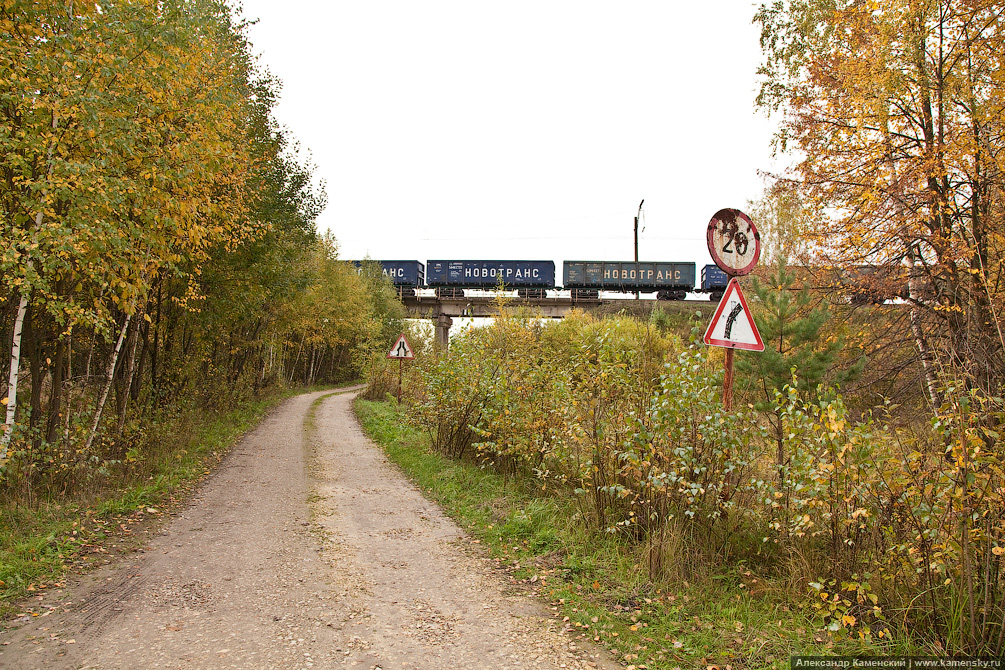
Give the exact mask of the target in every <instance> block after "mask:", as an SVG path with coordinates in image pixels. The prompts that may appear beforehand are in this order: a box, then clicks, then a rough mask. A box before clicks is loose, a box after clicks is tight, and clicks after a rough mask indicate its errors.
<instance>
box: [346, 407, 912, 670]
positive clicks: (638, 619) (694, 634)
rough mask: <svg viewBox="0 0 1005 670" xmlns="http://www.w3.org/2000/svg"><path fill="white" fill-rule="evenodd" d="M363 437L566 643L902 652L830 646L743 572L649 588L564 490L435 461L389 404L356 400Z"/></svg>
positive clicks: (678, 657)
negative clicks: (550, 617)
mask: <svg viewBox="0 0 1005 670" xmlns="http://www.w3.org/2000/svg"><path fill="white" fill-rule="evenodd" d="M355 409H356V414H357V417H358V418H359V420H360V423H361V425H362V426H363V428H364V430H365V431H366V432H367V434H368V435H369V436H370V437H371V439H373V440H374V441H376V442H377V443H378V444H380V446H381V447H382V448H383V449H384V450H385V452H386V453H387V455H388V457H389V458H390V459H391V460H393V461H394V462H395V463H397V464H398V466H399V467H401V469H402V470H403V471H404V472H405V474H406V475H407V476H408V477H409V478H410V479H411V480H412V481H413V482H414V483H415V484H416V485H417V486H419V487H420V488H421V489H422V491H423V492H424V493H425V494H426V496H427V497H429V498H430V499H432V500H434V501H436V502H437V503H438V504H439V505H440V506H441V507H442V508H443V509H444V511H445V512H446V513H447V514H448V515H449V516H450V517H451V518H453V519H454V520H455V521H456V522H457V523H458V525H460V526H461V527H462V528H464V529H465V530H466V531H467V532H468V533H469V534H470V535H471V537H472V541H473V542H475V543H476V544H480V545H481V546H483V547H484V548H485V550H486V551H487V552H488V554H489V556H490V557H491V558H492V559H494V560H495V561H496V563H497V564H498V565H499V567H500V568H501V569H503V570H505V571H506V572H508V573H509V574H510V575H511V577H512V578H513V579H514V580H516V581H517V582H518V583H520V584H522V585H524V586H525V587H526V588H527V589H528V590H529V591H532V592H533V593H534V594H535V595H538V596H540V597H542V598H544V599H545V600H546V602H547V603H548V604H549V606H550V607H551V609H552V611H553V612H554V615H555V617H556V618H558V619H559V620H560V621H561V622H562V623H563V624H564V625H565V627H566V629H567V631H568V632H569V633H570V634H572V635H573V636H575V637H576V638H578V639H582V640H587V639H588V640H591V641H593V642H594V643H596V644H600V645H603V646H605V647H607V648H608V649H609V650H610V651H611V653H612V654H614V656H615V657H616V658H617V659H618V660H620V661H621V662H622V663H625V664H626V665H627V666H628V667H632V668H636V669H638V670H642V669H663V668H665V669H667V670H669V669H672V668H693V667H696V666H698V667H711V666H716V667H720V668H723V669H725V668H788V667H789V657H790V655H835V654H837V655H855V654H858V655H863V654H865V655H880V654H894V653H907V652H908V650H907V649H903V648H896V647H879V646H877V645H876V644H875V643H872V644H869V645H866V643H864V642H860V641H855V640H845V641H836V640H835V639H833V638H831V637H830V636H829V635H828V634H827V633H826V632H825V631H824V630H822V629H821V625H820V622H819V621H818V620H816V619H815V618H814V615H815V610H814V609H813V607H812V605H811V604H810V602H809V600H808V598H807V599H806V600H802V599H799V598H794V597H793V596H792V595H791V593H789V592H787V591H785V590H784V589H782V588H778V587H773V586H772V585H771V584H770V581H769V580H766V579H765V578H763V577H761V576H759V575H755V574H753V573H752V572H750V571H749V570H747V569H745V567H744V566H743V565H738V566H735V567H734V568H733V569H731V570H728V571H723V570H719V571H718V572H719V574H714V573H713V574H711V575H710V576H708V577H705V578H701V579H698V580H693V581H689V580H685V579H679V580H672V581H671V580H668V581H666V582H662V583H654V582H652V581H650V580H649V579H648V577H647V570H646V568H645V566H644V564H643V561H644V559H643V558H641V553H640V552H639V551H638V550H636V549H633V548H632V547H631V546H629V545H627V544H626V543H624V542H623V541H621V540H619V538H617V537H615V536H610V535H606V534H602V533H590V532H587V531H586V530H585V529H584V526H583V524H582V523H581V522H579V513H578V508H577V505H576V501H575V499H574V497H573V496H572V494H568V495H564V494H563V495H560V496H556V495H548V494H547V493H546V492H545V493H542V492H540V491H533V490H529V489H528V488H527V487H526V485H521V484H519V483H514V482H513V480H511V479H510V480H506V479H504V478H503V477H501V476H500V475H497V474H495V473H494V472H492V471H490V470H488V469H483V468H479V467H478V466H476V465H474V464H469V463H460V462H457V461H454V460H451V459H447V458H445V457H443V456H440V455H438V454H436V453H433V452H432V450H431V449H430V447H429V446H428V445H429V440H428V439H427V438H426V436H425V435H423V434H422V433H421V432H419V431H418V430H416V429H414V428H412V427H410V426H409V425H408V424H407V422H406V421H404V419H403V417H402V416H401V415H400V414H399V413H398V411H397V408H396V406H395V404H394V403H393V402H372V401H365V400H362V399H357V401H356V405H355Z"/></svg>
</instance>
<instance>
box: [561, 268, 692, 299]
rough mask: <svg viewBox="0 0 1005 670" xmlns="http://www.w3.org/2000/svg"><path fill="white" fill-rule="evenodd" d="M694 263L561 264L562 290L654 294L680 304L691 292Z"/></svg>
mask: <svg viewBox="0 0 1005 670" xmlns="http://www.w3.org/2000/svg"><path fill="white" fill-rule="evenodd" d="M694 271H695V264H694V263H660V262H656V263H650V262H639V263H636V262H634V261H563V262H562V279H563V282H562V283H563V287H564V288H567V289H571V290H573V292H574V294H576V293H577V292H579V291H628V292H634V291H640V292H645V293H650V292H653V291H655V292H656V293H657V297H658V298H661V299H664V300H683V299H684V297H685V296H686V295H687V292H688V291H693V290H694V279H695V272H694Z"/></svg>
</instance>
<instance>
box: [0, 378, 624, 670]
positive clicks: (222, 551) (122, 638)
mask: <svg viewBox="0 0 1005 670" xmlns="http://www.w3.org/2000/svg"><path fill="white" fill-rule="evenodd" d="M352 396H353V394H352V393H338V394H332V393H331V392H319V393H312V394H305V395H301V396H298V397H296V398H293V399H291V400H289V401H287V402H286V403H285V404H284V405H283V406H281V407H280V408H279V409H277V410H276V411H275V412H273V413H272V414H271V415H270V416H269V417H268V418H267V419H266V420H265V421H264V422H263V423H262V424H261V425H260V426H259V427H258V428H257V429H256V430H254V431H253V432H251V433H249V434H248V435H247V436H246V437H245V438H244V439H243V440H242V441H241V442H240V443H239V444H238V445H237V446H236V447H235V449H234V450H233V451H232V453H231V454H230V455H229V456H228V457H227V459H226V460H225V461H224V463H223V464H222V465H221V467H220V468H219V469H218V470H217V472H216V473H215V474H214V475H213V476H212V477H210V478H209V479H208V480H207V482H206V483H205V484H204V485H203V486H202V487H201V489H200V490H199V491H198V492H197V494H196V495H195V496H194V498H193V499H192V500H191V502H190V504H189V505H188V506H187V507H185V508H184V509H182V510H181V511H180V512H179V513H178V514H177V515H176V516H175V518H174V519H172V520H171V522H170V523H169V524H168V525H166V526H165V527H164V528H163V529H162V530H161V531H160V532H159V533H158V534H157V535H156V536H155V537H152V538H151V539H150V541H149V542H148V543H147V545H146V546H145V548H144V549H143V550H141V551H139V552H137V553H133V554H130V555H128V556H126V557H124V558H122V559H119V560H116V561H112V562H111V563H109V564H108V565H106V566H104V567H102V568H100V569H97V570H94V571H92V572H91V573H89V574H88V575H86V576H85V577H83V578H81V579H79V580H77V581H76V582H75V583H71V584H69V585H68V586H67V587H66V588H63V589H58V590H51V591H50V592H48V593H47V594H45V595H43V596H40V597H39V598H38V602H37V603H36V607H35V611H36V613H39V612H41V614H40V615H39V616H31V615H27V616H23V617H20V618H18V619H16V620H14V621H10V622H6V623H5V624H4V626H3V630H2V631H0V668H365V669H366V670H375V669H377V668H380V669H382V670H391V669H392V668H393V669H397V668H409V669H411V668H425V669H429V670H439V669H447V668H450V669H452V668H464V669H467V668H472V669H474V668H492V669H503V668H512V669H514V670H518V669H522V668H618V667H621V666H620V665H619V664H618V663H615V662H614V661H612V660H611V659H610V657H609V656H608V655H606V654H605V652H603V651H602V650H600V649H598V648H595V647H592V646H591V647H584V646H583V645H584V643H583V642H582V641H581V640H579V639H575V640H574V639H573V638H572V637H571V636H569V635H567V633H566V632H565V631H564V630H562V629H561V627H560V626H561V625H560V624H558V623H556V619H555V617H554V612H550V611H549V610H548V608H547V607H545V606H544V605H543V604H541V603H540V602H538V601H536V600H535V599H533V598H532V597H530V596H529V595H528V594H527V593H526V591H524V590H522V589H520V588H518V587H517V586H516V585H514V584H512V583H511V582H510V581H509V580H508V579H507V578H506V577H505V576H504V575H500V574H498V573H497V572H493V570H492V569H491V564H490V562H489V561H487V560H486V559H485V558H483V557H482V556H481V555H480V554H479V552H478V551H477V549H476V545H473V544H472V543H471V542H470V540H469V539H468V538H467V537H466V536H465V535H464V533H463V532H462V531H460V530H459V529H458V528H457V527H456V526H455V525H454V524H453V523H452V522H451V521H450V520H449V519H447V518H446V517H445V516H444V515H443V514H442V512H441V511H440V510H439V509H438V508H437V507H436V506H435V505H434V504H433V503H431V502H429V501H427V500H426V499H425V498H423V497H422V495H421V494H420V493H419V492H418V491H417V490H416V489H415V488H414V487H413V486H412V485H411V484H410V483H409V482H408V481H407V480H406V479H404V477H403V476H402V475H401V474H400V473H399V472H398V471H397V470H396V469H395V468H394V467H393V466H391V465H389V464H388V462H387V460H386V459H385V457H384V456H383V454H382V453H381V452H380V450H379V449H377V448H376V447H374V446H373V444H372V443H370V442H369V441H368V440H367V439H366V438H365V437H364V436H363V434H362V432H361V431H360V429H359V427H358V425H357V424H356V421H355V419H354V417H353V416H352V412H351V407H350V403H351V401H352Z"/></svg>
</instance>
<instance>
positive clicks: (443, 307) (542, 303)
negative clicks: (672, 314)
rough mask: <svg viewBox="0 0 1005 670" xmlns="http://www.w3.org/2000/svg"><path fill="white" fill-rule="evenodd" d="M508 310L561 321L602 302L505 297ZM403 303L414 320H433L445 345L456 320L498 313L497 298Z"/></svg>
mask: <svg viewBox="0 0 1005 670" xmlns="http://www.w3.org/2000/svg"><path fill="white" fill-rule="evenodd" d="M503 300H505V304H506V305H507V306H508V307H518V308H519V307H530V308H533V309H534V310H535V312H536V313H537V314H538V315H540V316H541V317H542V318H546V319H561V318H562V317H563V316H565V315H566V314H568V313H569V310H571V309H573V308H578V309H588V308H590V307H596V306H598V305H600V304H601V303H602V302H603V301H602V300H600V299H599V298H580V297H577V298H572V297H547V296H545V297H523V296H520V297H516V298H512V297H504V298H503ZM401 302H402V304H404V305H405V311H406V312H407V313H408V316H409V317H411V318H413V319H432V321H433V323H434V325H435V326H436V341H437V343H439V344H440V345H442V346H444V347H445V346H446V345H447V342H448V341H449V339H450V326H451V325H452V324H453V322H454V321H453V320H454V319H455V318H458V317H465V316H468V317H477V316H481V317H487V316H495V315H496V314H497V313H498V311H499V298H498V297H496V296H491V295H486V296H464V295H463V294H462V292H458V294H457V295H455V296H453V297H445V296H442V295H441V296H422V295H407V294H406V295H403V296H402V298H401Z"/></svg>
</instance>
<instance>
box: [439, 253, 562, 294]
mask: <svg viewBox="0 0 1005 670" xmlns="http://www.w3.org/2000/svg"><path fill="white" fill-rule="evenodd" d="M426 270H427V273H426V285H427V286H429V287H430V288H458V289H465V288H472V289H476V288H481V289H485V288H494V287H496V286H499V284H500V283H501V284H503V285H504V286H506V287H513V288H537V289H549V288H554V287H555V263H554V262H553V261H450V260H448V261H427V262H426Z"/></svg>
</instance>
